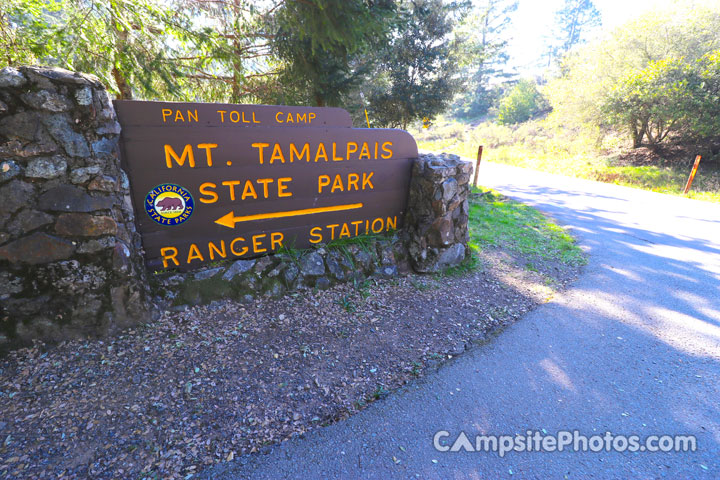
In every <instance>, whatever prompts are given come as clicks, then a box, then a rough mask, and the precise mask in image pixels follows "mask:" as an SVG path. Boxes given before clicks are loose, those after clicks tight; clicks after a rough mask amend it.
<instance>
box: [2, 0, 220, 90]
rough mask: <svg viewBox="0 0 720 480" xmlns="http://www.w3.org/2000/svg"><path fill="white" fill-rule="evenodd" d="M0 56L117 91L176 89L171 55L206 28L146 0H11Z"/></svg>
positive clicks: (205, 34)
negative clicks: (95, 80)
mask: <svg viewBox="0 0 720 480" xmlns="http://www.w3.org/2000/svg"><path fill="white" fill-rule="evenodd" d="M0 16H2V17H3V18H2V20H3V21H2V22H0V42H1V45H0V50H3V51H5V52H7V53H6V55H4V56H3V57H2V58H0V65H2V64H8V65H13V64H18V63H26V64H33V63H40V64H45V65H54V66H60V67H64V68H67V69H70V70H77V71H84V72H89V73H93V74H95V75H97V76H98V77H100V79H101V80H102V81H103V83H105V84H106V85H107V86H108V87H109V88H110V89H111V90H114V91H115V93H116V94H118V96H119V97H120V98H132V97H133V96H135V95H139V96H141V97H145V98H148V97H157V96H169V97H178V96H179V95H180V87H179V82H178V81H177V79H178V77H182V71H181V68H180V65H178V63H177V62H176V61H174V60H175V57H176V56H178V55H179V54H180V52H181V51H182V49H183V48H184V47H186V46H190V45H191V44H192V48H198V47H199V46H200V45H202V44H203V43H204V42H207V41H209V39H210V37H211V32H209V30H207V29H198V28H195V27H194V26H193V25H192V21H191V18H190V17H189V16H187V15H186V14H185V13H184V12H183V11H178V10H175V9H172V8H170V7H168V6H165V5H163V4H161V3H159V2H156V1H152V0H136V1H127V0H111V1H104V0H88V1H83V2H78V1H73V0H48V1H42V0H9V3H8V4H7V6H6V7H5V9H4V10H2V12H1V13H0Z"/></svg>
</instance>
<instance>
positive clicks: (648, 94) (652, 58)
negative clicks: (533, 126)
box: [548, 4, 720, 147]
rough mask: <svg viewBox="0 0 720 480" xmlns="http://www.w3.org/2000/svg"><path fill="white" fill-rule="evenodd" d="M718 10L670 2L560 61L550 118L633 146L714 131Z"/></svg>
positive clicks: (552, 87) (551, 89) (719, 44)
mask: <svg viewBox="0 0 720 480" xmlns="http://www.w3.org/2000/svg"><path fill="white" fill-rule="evenodd" d="M718 31H720V11H718V10H716V9H713V8H709V7H701V6H697V5H696V6H692V7H691V6H687V5H682V4H676V5H675V6H674V7H673V8H672V9H665V10H658V11H653V12H651V13H648V14H646V15H644V16H642V17H640V18H638V19H637V20H636V21H633V22H630V23H628V24H626V25H624V26H623V27H621V28H618V29H617V30H615V31H614V32H613V33H612V34H611V35H609V36H608V37H606V38H604V39H601V40H599V41H597V42H594V43H592V44H590V45H587V46H586V47H584V48H582V49H580V50H578V51H576V52H575V53H574V54H571V55H569V56H568V57H566V59H565V63H564V74H563V76H562V77H560V78H558V79H556V80H555V81H553V82H552V83H551V85H550V86H549V89H548V91H549V95H550V100H551V103H552V106H553V108H554V109H555V114H556V115H558V116H562V117H564V118H566V119H568V120H570V121H575V122H577V123H581V124H588V125H594V126H597V127H600V128H604V129H607V128H615V129H620V130H622V131H625V132H627V134H628V137H630V138H631V140H632V145H633V146H634V147H638V146H640V145H642V144H648V145H650V146H654V145H657V144H658V143H660V142H663V141H666V140H667V139H668V138H676V139H682V138H686V139H690V138H698V137H702V136H707V135H709V134H711V132H713V131H715V132H717V126H718V120H717V118H718V117H717V113H718V107H717V105H718V104H717V99H718V77H720V70H718V66H719V64H718V62H717V60H718V56H719V55H720V53H719V52H720V36H718V34H717V32H718Z"/></svg>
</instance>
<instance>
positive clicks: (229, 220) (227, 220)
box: [215, 203, 363, 228]
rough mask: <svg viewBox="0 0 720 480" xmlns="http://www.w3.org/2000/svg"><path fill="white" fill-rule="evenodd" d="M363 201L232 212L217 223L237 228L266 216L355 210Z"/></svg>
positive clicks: (293, 215) (279, 216) (291, 215)
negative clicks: (243, 213) (240, 214)
mask: <svg viewBox="0 0 720 480" xmlns="http://www.w3.org/2000/svg"><path fill="white" fill-rule="evenodd" d="M362 207H363V204H362V203H349V204H347V205H335V206H334V207H317V208H305V209H303V210H288V211H286V212H272V213H258V214H257V215H245V216H244V217H236V216H235V212H230V213H228V214H227V215H223V216H222V217H220V218H218V219H217V220H215V223H217V224H218V225H222V226H223V227H228V228H235V224H236V223H240V222H250V221H252V220H265V219H266V218H283V217H297V216H300V215H312V214H314V213H325V212H341V211H343V210H355V209H357V208H362Z"/></svg>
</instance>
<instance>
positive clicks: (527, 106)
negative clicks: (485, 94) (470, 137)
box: [498, 80, 548, 125]
mask: <svg viewBox="0 0 720 480" xmlns="http://www.w3.org/2000/svg"><path fill="white" fill-rule="evenodd" d="M547 109H548V103H547V100H545V98H544V97H543V96H542V94H541V93H540V91H539V90H538V89H537V85H536V84H535V82H532V81H530V80H520V81H519V82H518V83H517V84H515V86H514V87H513V88H512V89H511V90H510V91H509V92H508V93H507V94H506V95H505V96H504V97H503V98H502V99H501V100H500V106H499V109H498V122H499V123H501V124H503V125H509V124H513V123H523V122H526V121H528V120H530V119H531V118H533V117H535V116H537V115H539V114H541V113H543V112H545V111H547Z"/></svg>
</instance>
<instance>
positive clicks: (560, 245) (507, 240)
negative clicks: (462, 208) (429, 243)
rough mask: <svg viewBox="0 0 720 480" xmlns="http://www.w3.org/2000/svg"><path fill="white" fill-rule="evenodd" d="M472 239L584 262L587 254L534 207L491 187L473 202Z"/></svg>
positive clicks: (570, 262) (572, 262)
mask: <svg viewBox="0 0 720 480" xmlns="http://www.w3.org/2000/svg"><path fill="white" fill-rule="evenodd" d="M470 232H471V233H470V241H471V242H472V243H474V244H476V245H482V246H502V247H503V248H506V249H508V250H510V251H512V252H517V253H520V254H523V255H527V256H530V257H531V258H542V259H554V260H558V261H560V262H562V263H565V264H568V265H583V264H585V263H586V259H585V256H584V254H583V252H582V250H580V248H579V247H578V246H577V245H576V244H575V240H574V239H573V238H572V237H571V236H570V235H569V234H568V233H567V232H566V231H565V230H564V229H563V228H562V227H559V226H558V225H556V224H555V223H553V222H552V221H550V220H548V219H547V218H546V217H545V216H544V215H543V214H542V213H540V212H539V211H537V210H535V209H534V208H532V207H528V206H527V205H523V204H521V203H518V202H515V201H514V200H511V199H509V198H507V197H504V196H502V195H499V194H497V193H495V192H492V191H488V192H485V194H483V195H482V196H480V197H479V198H478V197H475V198H473V199H472V201H471V203H470Z"/></svg>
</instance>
